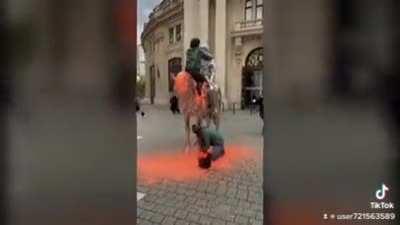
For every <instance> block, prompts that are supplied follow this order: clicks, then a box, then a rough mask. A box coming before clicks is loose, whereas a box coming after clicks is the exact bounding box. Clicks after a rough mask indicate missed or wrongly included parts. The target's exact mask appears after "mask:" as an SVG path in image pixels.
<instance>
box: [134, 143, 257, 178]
mask: <svg viewBox="0 0 400 225" xmlns="http://www.w3.org/2000/svg"><path fill="white" fill-rule="evenodd" d="M198 156H199V153H198V151H197V150H192V151H191V152H190V153H188V154H185V153H183V152H171V153H158V154H149V155H144V156H141V157H139V159H138V175H139V176H138V178H139V182H140V181H141V182H144V183H147V184H153V183H157V182H161V181H163V180H170V181H180V182H182V181H189V182H190V181H193V180H196V179H202V178H205V177H206V176H207V173H208V171H210V170H212V171H229V170H234V169H236V168H237V166H238V165H240V163H243V161H244V160H246V159H256V160H260V161H261V160H262V158H261V156H260V153H257V151H255V150H253V149H249V148H246V147H241V146H227V147H225V155H224V156H223V157H221V158H220V159H218V160H217V161H214V162H213V163H212V166H211V168H210V169H209V170H204V169H201V168H199V167H198V164H197V163H198V162H197V158H198Z"/></svg>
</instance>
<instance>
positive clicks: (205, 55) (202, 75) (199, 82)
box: [185, 38, 213, 95]
mask: <svg viewBox="0 0 400 225" xmlns="http://www.w3.org/2000/svg"><path fill="white" fill-rule="evenodd" d="M212 59H213V56H212V55H211V54H210V52H209V50H208V48H207V47H206V46H202V47H200V40H199V39H198V38H193V39H192V40H191V42H190V48H189V49H188V50H187V51H186V68H185V69H186V71H187V72H188V73H190V74H191V75H192V77H193V79H194V80H195V81H196V90H197V93H198V95H201V88H202V86H203V84H204V83H205V82H206V83H208V80H207V78H206V77H207V75H209V72H208V65H209V62H210V61H211V60H212Z"/></svg>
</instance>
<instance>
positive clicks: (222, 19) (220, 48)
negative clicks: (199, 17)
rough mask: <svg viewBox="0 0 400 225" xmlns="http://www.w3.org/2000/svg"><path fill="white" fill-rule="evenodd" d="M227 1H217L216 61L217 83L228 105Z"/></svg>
mask: <svg viewBox="0 0 400 225" xmlns="http://www.w3.org/2000/svg"><path fill="white" fill-rule="evenodd" d="M226 1H227V0H217V1H215V3H216V19H215V30H216V32H215V61H216V65H217V68H216V74H217V83H218V85H219V86H220V88H221V92H222V99H223V101H224V103H225V106H226V81H225V79H226V38H227V33H226V32H227V24H226Z"/></svg>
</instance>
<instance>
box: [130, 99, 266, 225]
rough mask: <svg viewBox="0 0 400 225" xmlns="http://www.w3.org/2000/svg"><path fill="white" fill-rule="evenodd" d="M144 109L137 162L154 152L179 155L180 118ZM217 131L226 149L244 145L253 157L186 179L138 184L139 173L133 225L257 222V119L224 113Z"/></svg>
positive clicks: (259, 194) (259, 161)
mask: <svg viewBox="0 0 400 225" xmlns="http://www.w3.org/2000/svg"><path fill="white" fill-rule="evenodd" d="M144 111H145V112H146V116H145V117H140V116H139V115H138V120H137V122H138V130H137V131H138V136H140V139H139V140H138V157H139V160H140V158H141V156H146V155H148V154H154V153H158V152H160V151H168V152H170V154H176V153H177V152H180V151H182V147H183V137H184V136H183V135H184V127H183V125H184V124H183V118H182V116H181V115H172V113H171V112H170V111H169V110H168V109H167V108H164V107H155V106H145V107H144ZM221 131H222V133H223V134H224V136H225V139H226V144H227V145H241V146H248V147H249V148H251V149H255V150H256V151H257V157H255V158H249V159H244V160H239V161H238V162H236V163H235V165H234V166H233V167H232V168H230V169H228V170H224V171H220V170H213V169H211V170H210V171H209V172H205V174H204V176H202V177H194V178H193V179H191V180H187V181H186V180H185V181H177V180H173V179H169V178H166V179H162V180H159V181H158V182H155V183H150V184H149V183H146V182H141V178H140V171H139V177H138V188H137V190H138V192H141V193H144V194H145V196H144V198H142V199H140V200H139V201H138V217H137V222H138V224H141V225H146V224H167V225H168V224H171V225H172V224H176V225H181V224H182V225H183V224H218V225H225V224H226V225H229V224H247V225H248V224H262V221H263V213H262V209H263V205H262V203H263V192H262V152H261V151H262V149H263V137H262V133H261V131H262V120H261V119H260V118H259V116H258V114H250V112H249V111H237V112H236V113H235V114H233V112H232V111H227V112H224V114H223V116H222V123H221ZM168 152H167V153H168ZM163 153H166V152H163ZM228 154H229V153H228ZM138 169H139V170H140V167H139V168H138Z"/></svg>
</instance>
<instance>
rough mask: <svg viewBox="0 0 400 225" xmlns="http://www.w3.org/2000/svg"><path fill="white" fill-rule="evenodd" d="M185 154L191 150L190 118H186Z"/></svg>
mask: <svg viewBox="0 0 400 225" xmlns="http://www.w3.org/2000/svg"><path fill="white" fill-rule="evenodd" d="M185 136H186V137H185V147H184V148H185V153H188V152H189V150H190V146H191V143H190V116H185Z"/></svg>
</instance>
